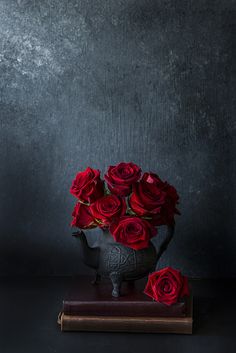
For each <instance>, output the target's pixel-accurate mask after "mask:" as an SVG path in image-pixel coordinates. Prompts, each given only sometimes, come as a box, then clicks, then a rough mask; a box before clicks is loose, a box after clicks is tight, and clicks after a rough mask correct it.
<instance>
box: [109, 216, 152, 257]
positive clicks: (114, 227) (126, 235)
mask: <svg viewBox="0 0 236 353" xmlns="http://www.w3.org/2000/svg"><path fill="white" fill-rule="evenodd" d="M110 232H111V234H112V235H113V237H114V239H115V240H116V241H117V242H118V243H121V244H123V245H125V246H128V247H130V248H132V249H135V250H140V249H144V248H147V247H148V246H149V241H150V238H152V237H153V236H155V235H156V234H157V229H156V228H154V227H153V226H152V225H151V224H150V223H149V222H148V221H146V220H144V219H142V218H138V217H128V216H126V217H122V218H120V219H119V220H118V221H117V222H114V223H112V224H111V226H110Z"/></svg>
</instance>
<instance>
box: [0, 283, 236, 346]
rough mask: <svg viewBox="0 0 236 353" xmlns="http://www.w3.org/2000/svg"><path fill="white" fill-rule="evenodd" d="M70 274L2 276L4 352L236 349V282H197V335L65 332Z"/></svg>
mask: <svg viewBox="0 0 236 353" xmlns="http://www.w3.org/2000/svg"><path fill="white" fill-rule="evenodd" d="M72 281H74V279H72V278H70V277H46V278H41V277H40V278H13V277H11V278H2V279H1V280H0V309H1V314H2V315H1V320H0V353H21V352H22V353H31V352H32V353H37V352H38V353H54V352H58V353H60V352H63V353H70V352H81V353H92V352H93V353H100V352H101V353H102V352H103V353H106V352H107V353H108V352H109V353H118V352H119V353H121V352H122V353H123V352H130V353H139V352H140V353H141V352H143V353H145V351H147V350H148V353H152V352H153V353H154V352H155V353H157V352H163V353H168V352H172V353H173V352H181V353H184V352H188V353H194V352H201V353H203V352H207V353H209V352H214V353H231V352H234V353H235V352H236V323H235V316H236V300H235V294H236V280H222V281H219V280H192V281H191V285H192V290H193V295H194V333H193V335H191V336H188V335H174V334H137V333H92V332H83V333H82V332H81V333H80V332H61V331H60V328H59V327H58V325H57V323H56V321H57V314H58V312H59V311H60V309H61V304H62V300H63V297H64V296H65V293H66V292H67V290H68V288H69V287H70V285H71V283H72Z"/></svg>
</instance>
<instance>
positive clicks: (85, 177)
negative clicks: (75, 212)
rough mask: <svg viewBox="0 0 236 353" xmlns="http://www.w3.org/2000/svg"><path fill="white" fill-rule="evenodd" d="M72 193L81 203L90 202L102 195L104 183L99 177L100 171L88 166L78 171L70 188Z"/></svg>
mask: <svg viewBox="0 0 236 353" xmlns="http://www.w3.org/2000/svg"><path fill="white" fill-rule="evenodd" d="M70 192H71V194H72V195H74V196H75V197H77V198H78V199H79V200H80V201H81V202H83V203H88V204H89V203H92V202H94V201H96V200H97V199H98V198H99V197H102V196H103V195H104V183H103V181H102V180H101V179H100V171H99V170H96V169H92V168H90V167H88V168H87V169H85V171H83V172H79V173H78V174H77V175H76V177H75V179H74V180H73V182H72V186H71V188H70Z"/></svg>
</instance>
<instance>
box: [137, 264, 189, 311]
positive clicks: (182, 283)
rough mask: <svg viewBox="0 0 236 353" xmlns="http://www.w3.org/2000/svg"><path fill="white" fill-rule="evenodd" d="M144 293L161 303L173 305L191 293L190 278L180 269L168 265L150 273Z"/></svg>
mask: <svg viewBox="0 0 236 353" xmlns="http://www.w3.org/2000/svg"><path fill="white" fill-rule="evenodd" d="M144 293H145V294H147V295H148V296H149V297H151V298H153V299H154V300H156V301H158V302H160V303H164V304H166V305H171V304H174V303H176V302H177V301H178V300H179V299H180V298H182V297H184V296H185V295H186V296H188V295H189V287H188V279H187V277H185V276H182V275H181V273H180V271H178V270H174V269H173V268H171V267H166V268H163V269H162V270H160V271H157V272H153V273H152V274H150V275H149V277H148V282H147V285H146V288H145V290H144Z"/></svg>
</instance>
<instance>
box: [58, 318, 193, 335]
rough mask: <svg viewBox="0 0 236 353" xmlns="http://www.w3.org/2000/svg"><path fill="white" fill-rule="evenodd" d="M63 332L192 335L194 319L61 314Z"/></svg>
mask: <svg viewBox="0 0 236 353" xmlns="http://www.w3.org/2000/svg"><path fill="white" fill-rule="evenodd" d="M59 323H60V325H61V330H62V331H103V332H139V333H141V332H143V333H181V334H191V333H192V318H189V317H186V318H150V317H149V318H145V317H135V318H134V317H126V316H125V317H124V316H123V317H110V316H103V317H101V316H71V315H65V314H64V313H62V314H61V316H60V319H59Z"/></svg>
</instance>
